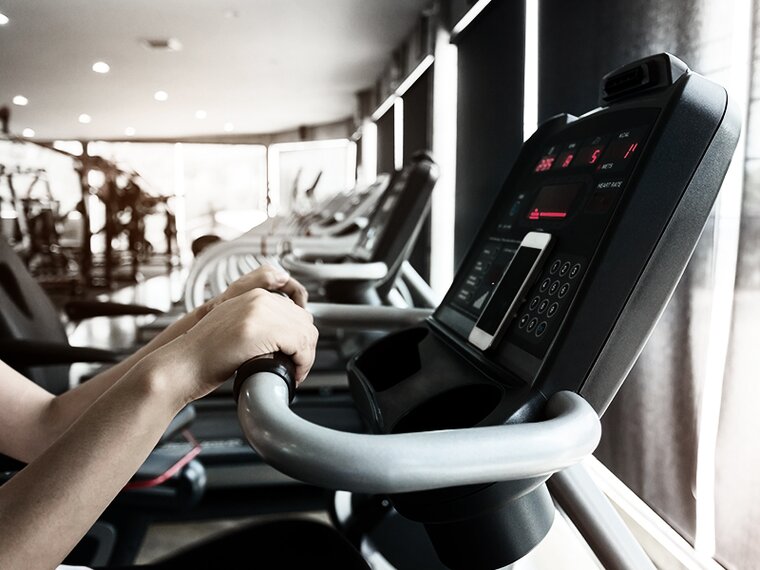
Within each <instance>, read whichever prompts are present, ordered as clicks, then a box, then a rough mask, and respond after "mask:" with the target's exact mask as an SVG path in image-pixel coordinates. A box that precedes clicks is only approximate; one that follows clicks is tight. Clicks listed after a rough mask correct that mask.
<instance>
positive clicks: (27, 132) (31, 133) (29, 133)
mask: <svg viewBox="0 0 760 570" xmlns="http://www.w3.org/2000/svg"><path fill="white" fill-rule="evenodd" d="M21 134H22V135H23V136H25V137H26V138H28V139H29V138H32V137H33V136H34V134H35V133H34V129H30V128H26V129H24V130H23V131H21Z"/></svg>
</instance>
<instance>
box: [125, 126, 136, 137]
mask: <svg viewBox="0 0 760 570" xmlns="http://www.w3.org/2000/svg"><path fill="white" fill-rule="evenodd" d="M136 132H137V131H135V128H134V127H127V128H126V129H124V134H125V135H127V136H128V137H133V136H135V133H136Z"/></svg>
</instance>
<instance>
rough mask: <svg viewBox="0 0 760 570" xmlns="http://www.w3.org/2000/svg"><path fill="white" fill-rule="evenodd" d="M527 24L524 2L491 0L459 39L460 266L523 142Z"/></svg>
mask: <svg viewBox="0 0 760 570" xmlns="http://www.w3.org/2000/svg"><path fill="white" fill-rule="evenodd" d="M524 22H525V5H524V3H523V2H509V1H500V2H492V3H491V4H489V5H488V6H487V7H486V9H485V10H483V12H482V13H481V14H480V15H479V16H478V17H477V18H476V19H475V21H473V22H472V23H471V24H470V26H468V27H467V28H466V29H465V30H464V31H463V32H462V34H460V36H459V37H458V38H457V39H456V43H457V46H458V48H459V55H458V58H459V59H458V61H459V79H458V88H457V95H458V102H457V181H456V223H455V228H454V232H455V248H454V262H455V264H456V265H457V266H458V265H459V263H460V262H461V261H462V258H463V257H464V254H465V253H466V252H467V249H468V248H469V246H470V243H471V242H472V240H473V238H474V237H475V232H476V231H477V229H478V227H479V226H480V224H481V222H482V221H483V218H484V217H485V214H486V213H487V211H488V208H489V207H490V205H491V204H492V202H493V200H494V199H495V197H496V194H497V193H498V191H499V190H500V188H501V186H502V184H503V182H504V179H505V178H506V176H507V173H508V171H509V169H510V167H511V166H512V163H513V161H514V159H515V157H516V156H517V153H518V152H519V150H520V146H521V144H522V131H523V128H522V119H523V75H524V63H523V59H524V50H525V39H524V37H525V36H524V34H525V26H524ZM452 119H453V118H452Z"/></svg>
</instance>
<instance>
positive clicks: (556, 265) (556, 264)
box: [549, 259, 562, 275]
mask: <svg viewBox="0 0 760 570" xmlns="http://www.w3.org/2000/svg"><path fill="white" fill-rule="evenodd" d="M561 265H562V260H561V259H557V260H555V261H554V263H552V266H551V268H550V269H549V273H551V274H552V275H554V274H555V273H557V271H559V268H560V266H561Z"/></svg>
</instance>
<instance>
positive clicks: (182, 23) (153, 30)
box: [0, 0, 430, 139]
mask: <svg viewBox="0 0 760 570" xmlns="http://www.w3.org/2000/svg"><path fill="white" fill-rule="evenodd" d="M429 4H430V0H246V1H237V2H224V1H221V2H220V1H218V0H128V1H127V0H65V1H62V0H3V1H2V3H0V12H2V13H3V14H5V15H6V16H8V18H10V22H9V23H8V24H7V25H5V26H0V54H2V55H1V56H0V104H10V102H11V99H12V98H13V96H14V95H16V94H23V95H24V96H26V97H27V98H28V99H29V104H28V105H27V106H26V107H19V106H16V105H10V106H11V113H12V116H11V130H12V131H13V132H14V133H18V134H20V133H21V132H22V130H23V129H24V128H31V129H34V131H35V133H36V137H37V138H40V139H52V138H85V139H96V138H124V137H125V129H126V128H127V127H132V128H134V130H135V133H136V136H137V137H139V138H154V137H185V136H202V135H216V134H220V133H223V132H224V125H225V124H226V123H230V124H231V125H232V126H233V129H234V131H233V132H234V133H236V134H240V133H269V132H276V131H280V130H286V129H292V128H296V127H298V126H300V125H309V124H318V123H324V122H330V121H335V120H341V119H345V118H347V117H349V116H351V115H352V113H353V110H354V94H355V93H356V91H358V90H360V89H364V88H366V87H369V86H371V85H372V84H373V83H374V81H375V79H376V78H377V76H378V75H379V74H380V73H381V72H382V70H383V68H384V67H385V65H386V64H387V62H388V59H389V57H390V53H391V52H392V50H393V49H394V48H395V47H397V46H398V45H399V44H400V43H401V41H402V40H403V39H404V37H405V36H406V35H407V34H408V33H409V32H410V31H411V30H412V28H413V27H414V25H415V23H416V21H417V18H418V17H419V15H420V13H421V12H422V10H423V9H424V8H425V7H426V6H427V5H429ZM161 38H176V39H178V40H179V41H180V42H181V44H182V49H181V50H180V51H176V52H166V51H155V50H150V49H147V48H146V47H145V45H144V41H145V40H147V39H161ZM99 60H103V61H106V62H107V63H108V64H109V65H110V66H111V71H110V73H108V74H106V75H99V74H97V73H94V72H93V71H92V70H91V66H92V64H93V63H94V62H95V61H99ZM157 90H164V91H166V92H167V93H168V94H169V98H168V100H167V101H166V102H158V101H155V100H154V98H153V94H154V93H155V92H156V91H157ZM197 110H204V111H206V118H205V119H196V118H195V112H196V111H197ZM82 113H86V114H89V115H90V116H91V117H92V122H91V123H90V124H87V125H84V124H80V123H79V121H78V117H79V115H80V114H82Z"/></svg>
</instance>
